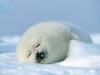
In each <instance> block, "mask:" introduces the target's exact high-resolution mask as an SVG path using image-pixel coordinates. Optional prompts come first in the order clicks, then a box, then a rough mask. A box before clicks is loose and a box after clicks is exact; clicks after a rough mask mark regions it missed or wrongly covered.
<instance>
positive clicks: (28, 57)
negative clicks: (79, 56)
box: [17, 22, 71, 63]
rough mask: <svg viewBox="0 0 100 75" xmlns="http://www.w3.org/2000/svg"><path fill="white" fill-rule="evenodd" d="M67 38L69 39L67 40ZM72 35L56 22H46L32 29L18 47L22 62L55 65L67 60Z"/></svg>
mask: <svg viewBox="0 0 100 75" xmlns="http://www.w3.org/2000/svg"><path fill="white" fill-rule="evenodd" d="M66 38H67V39H66ZM70 38H71V37H70V34H69V32H68V31H67V34H66V31H65V27H64V26H62V25H60V23H56V22H44V23H40V24H38V25H35V26H32V27H30V28H29V29H28V30H27V31H26V32H25V34H24V35H23V36H22V37H21V39H20V41H19V43H18V46H17V56H18V59H19V60H20V61H23V62H32V63H54V62H58V61H61V60H63V59H65V58H66V54H67V50H68V44H69V40H70Z"/></svg>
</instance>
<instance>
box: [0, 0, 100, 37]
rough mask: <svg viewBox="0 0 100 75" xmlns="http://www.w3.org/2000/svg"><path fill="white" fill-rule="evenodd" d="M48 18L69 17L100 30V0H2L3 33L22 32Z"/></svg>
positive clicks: (0, 20) (0, 24)
mask: <svg viewBox="0 0 100 75" xmlns="http://www.w3.org/2000/svg"><path fill="white" fill-rule="evenodd" d="M45 20H60V21H69V22H71V23H73V24H75V25H79V26H80V27H82V28H83V29H85V30H86V31H87V32H89V33H98V32H100V0H0V35H15V34H22V33H23V32H24V31H25V30H26V29H27V28H28V27H30V26H31V25H33V24H35V23H38V22H40V21H45Z"/></svg>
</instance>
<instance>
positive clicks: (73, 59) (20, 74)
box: [0, 34, 100, 75]
mask: <svg viewBox="0 0 100 75" xmlns="http://www.w3.org/2000/svg"><path fill="white" fill-rule="evenodd" d="M92 38H93V41H94V43H95V44H87V43H84V42H80V41H75V40H73V41H71V44H70V46H71V47H70V52H71V54H70V55H69V56H70V57H68V58H67V59H66V60H65V61H62V62H59V63H55V64H32V63H30V64H29V63H28V64H25V63H21V62H18V61H17V59H16V53H15V45H16V43H17V41H18V40H19V36H13V37H10V36H6V37H1V38H0V39H1V40H0V42H1V43H0V75H99V74H100V36H99V34H95V36H94V35H92ZM9 40H12V42H9ZM97 40H98V41H97ZM96 44H99V45H96ZM73 49H74V51H73ZM75 50H77V51H78V52H77V53H76V51H75ZM80 55H82V56H80Z"/></svg>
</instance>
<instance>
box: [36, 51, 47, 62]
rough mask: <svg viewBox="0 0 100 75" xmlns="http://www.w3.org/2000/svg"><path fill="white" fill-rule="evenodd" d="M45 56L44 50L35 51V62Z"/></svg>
mask: <svg viewBox="0 0 100 75" xmlns="http://www.w3.org/2000/svg"><path fill="white" fill-rule="evenodd" d="M45 57H46V53H45V52H44V51H43V52H37V53H36V60H37V62H40V61H41V60H43V59H44V58H45Z"/></svg>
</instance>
